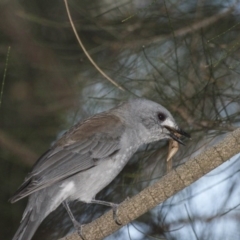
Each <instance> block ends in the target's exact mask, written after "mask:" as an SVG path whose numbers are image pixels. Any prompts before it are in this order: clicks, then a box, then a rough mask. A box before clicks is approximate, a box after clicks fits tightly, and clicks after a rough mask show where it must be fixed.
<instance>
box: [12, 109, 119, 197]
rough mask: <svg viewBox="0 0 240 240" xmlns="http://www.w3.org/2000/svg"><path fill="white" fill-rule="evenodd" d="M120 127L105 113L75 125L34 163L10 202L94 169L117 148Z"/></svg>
mask: <svg viewBox="0 0 240 240" xmlns="http://www.w3.org/2000/svg"><path fill="white" fill-rule="evenodd" d="M123 131H124V125H123V124H122V123H121V121H120V119H119V118H118V117H116V116H114V115H110V114H108V113H105V114H99V115H95V116H93V117H92V118H89V119H87V120H85V121H84V122H81V123H78V124H76V125H75V126H74V127H72V128H71V129H70V130H69V131H68V132H66V133H65V134H64V135H63V136H62V137H61V138H60V139H59V140H58V141H57V142H56V143H55V145H54V146H53V147H52V148H51V149H50V150H48V151H47V152H46V153H45V154H44V155H43V156H42V157H40V158H39V160H38V161H37V162H36V163H35V165H34V167H33V170H32V172H31V173H30V174H29V175H28V176H27V178H26V179H25V181H24V183H23V184H22V185H21V186H20V187H19V189H18V190H17V191H16V193H15V194H14V196H13V197H12V198H11V199H10V201H11V202H16V201H17V200H19V199H21V198H24V197H26V196H28V195H29V194H31V193H33V192H35V191H38V190H40V189H42V188H45V187H48V186H50V185H52V184H54V183H56V182H59V181H61V180H63V179H65V178H68V177H70V176H72V175H74V174H76V173H78V172H80V171H84V170H87V169H89V168H91V167H94V166H95V164H96V159H99V160H101V159H104V158H106V157H108V156H110V155H112V154H113V153H115V152H117V151H118V150H119V149H120V145H119V143H120V138H121V136H122V133H123Z"/></svg>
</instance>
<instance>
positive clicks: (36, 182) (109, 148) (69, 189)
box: [10, 98, 190, 240]
mask: <svg viewBox="0 0 240 240" xmlns="http://www.w3.org/2000/svg"><path fill="white" fill-rule="evenodd" d="M180 135H181V136H185V137H188V138H189V137H190V135H189V134H188V133H186V132H185V131H183V130H182V129H181V128H179V126H178V125H177V124H176V122H175V120H174V118H173V116H172V115H171V113H170V112H169V111H168V110H167V109H166V108H165V107H163V106H162V105H160V104H158V103H156V102H153V101H151V100H148V99H145V98H137V99H132V100H129V101H126V102H123V103H121V104H119V105H118V106H117V107H115V108H112V109H110V110H108V111H105V112H102V113H99V114H96V115H93V116H92V117H90V118H87V119H86V120H83V121H80V122H78V123H77V124H75V125H74V126H73V127H72V128H70V129H69V130H68V131H67V132H66V133H65V134H63V135H62V137H60V138H59V139H58V140H57V141H56V142H55V143H54V145H53V146H52V147H51V148H50V149H49V150H48V151H46V152H45V153H44V154H43V155H42V156H41V157H40V158H39V159H38V160H37V161H36V163H35V164H34V165H33V168H32V171H31V172H30V173H28V175H27V176H26V178H25V180H24V182H23V184H22V185H21V186H20V187H19V188H18V189H17V191H16V192H15V194H14V195H13V196H12V198H11V199H10V202H11V203H14V202H16V201H18V200H20V199H22V198H25V197H27V196H28V197H29V198H28V203H27V206H26V209H25V211H24V213H23V216H22V220H21V223H20V226H19V228H18V230H17V232H16V233H15V235H14V237H13V240H31V239H32V237H33V235H34V233H35V232H36V230H37V228H38V227H39V225H40V224H41V222H42V221H43V220H44V219H45V218H46V217H47V216H48V215H49V214H50V213H51V212H52V211H54V210H55V209H56V208H57V207H58V206H59V205H61V204H63V206H64V207H65V208H66V210H67V212H68V214H69V216H70V218H71V219H72V221H73V224H74V226H75V227H76V226H78V227H79V226H81V224H80V223H78V222H76V220H75V219H74V217H73V215H72V213H71V210H70V208H69V206H68V203H69V202H71V201H74V200H77V201H81V202H85V203H96V204H103V205H107V206H110V207H113V208H114V209H115V210H116V207H117V204H114V203H109V202H105V201H100V200H97V199H95V196H96V194H97V193H98V192H100V191H101V190H102V189H103V188H105V187H106V186H107V185H108V184H109V183H110V182H112V180H113V179H114V178H115V177H116V176H117V175H118V174H119V173H120V172H121V170H122V169H123V168H124V166H125V165H126V164H127V162H128V161H129V160H130V158H131V157H132V155H133V154H134V153H135V152H136V151H137V150H138V148H139V147H140V146H142V145H143V144H148V143H151V142H155V141H159V140H162V139H174V141H177V142H179V143H181V144H183V142H182V140H181V139H180V137H179V136H180ZM78 224H79V225H78ZM80 234H81V233H80Z"/></svg>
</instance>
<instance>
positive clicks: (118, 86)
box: [64, 0, 125, 91]
mask: <svg viewBox="0 0 240 240" xmlns="http://www.w3.org/2000/svg"><path fill="white" fill-rule="evenodd" d="M64 2H65V6H66V10H67V15H68V18H69V21H70V24H71V26H72V29H73V32H74V34H75V36H76V38H77V40H78V43H79V45H80V46H81V48H82V50H83V52H84V53H85V55H86V56H87V58H88V60H89V61H90V62H91V63H92V65H93V66H94V67H95V68H96V69H97V70H98V71H99V73H100V74H101V75H102V76H103V77H105V78H106V79H107V80H108V81H109V82H111V83H112V84H113V85H115V86H116V87H117V88H119V89H120V90H122V91H125V90H124V89H123V87H121V86H120V85H119V84H118V83H116V82H115V81H114V80H112V79H111V78H110V77H109V76H108V75H107V74H106V73H104V72H103V71H102V70H101V69H100V68H99V67H98V65H97V64H96V63H95V62H94V60H93V59H92V58H91V56H90V55H89V54H88V52H87V50H86V48H85V47H84V45H83V43H82V41H81V39H80V37H79V35H78V33H77V30H76V28H75V25H74V23H73V20H72V17H71V14H70V11H69V7H68V2H67V0H64Z"/></svg>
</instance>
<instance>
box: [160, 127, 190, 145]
mask: <svg viewBox="0 0 240 240" xmlns="http://www.w3.org/2000/svg"><path fill="white" fill-rule="evenodd" d="M164 127H165V128H166V129H167V130H168V131H169V136H170V137H171V138H172V139H173V140H175V141H177V142H178V143H180V144H182V145H185V144H184V143H183V142H182V140H181V139H180V137H181V136H185V137H187V138H191V136H190V134H188V133H186V132H185V131H183V130H182V129H180V128H172V127H169V126H164Z"/></svg>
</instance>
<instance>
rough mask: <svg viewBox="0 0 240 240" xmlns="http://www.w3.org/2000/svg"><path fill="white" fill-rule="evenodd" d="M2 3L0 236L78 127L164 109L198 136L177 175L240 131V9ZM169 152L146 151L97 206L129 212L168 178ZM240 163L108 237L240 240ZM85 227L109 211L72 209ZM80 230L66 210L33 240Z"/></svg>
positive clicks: (158, 146)
mask: <svg viewBox="0 0 240 240" xmlns="http://www.w3.org/2000/svg"><path fill="white" fill-rule="evenodd" d="M69 7H70V11H71V14H72V17H73V20H74V24H75V26H76V28H77V31H78V34H79V36H80V37H81V39H82V41H83V43H84V45H85V47H86V49H87V50H88V52H89V54H90V55H91V57H92V58H93V59H94V60H95V61H96V63H97V64H98V65H99V67H100V68H101V69H102V70H103V71H104V72H106V73H107V74H108V75H109V76H110V77H111V78H113V79H114V80H115V81H116V82H117V83H118V84H120V85H122V86H124V88H125V89H127V91H125V92H123V91H121V90H119V89H118V88H117V87H115V86H114V85H112V84H111V83H109V82H108V81H107V80H106V79H104V78H103V77H102V76H101V75H100V74H99V73H98V72H97V71H96V69H95V68H94V67H93V66H92V65H91V64H90V63H89V60H88V59H87V58H86V57H85V55H84V53H83V52H82V50H81V48H80V46H79V45H78V43H77V41H76V38H75V36H74V34H73V30H72V28H71V26H70V24H69V21H68V17H67V14H66V9H65V5H64V1H63V0H61V1H59V0H58V1H56V0H55V1H47V0H41V1H40V0H32V1H25V0H22V1H1V2H0V16H1V21H0V60H1V61H0V86H1V88H0V90H1V91H0V92H1V94H0V99H1V105H0V179H1V182H0V183H1V189H0V214H1V218H0V238H1V239H11V237H12V236H13V235H14V233H15V231H16V230H17V228H18V226H19V222H20V220H21V215H22V213H23V211H24V208H25V206H26V203H27V199H25V200H21V201H19V202H18V203H15V204H10V203H9V202H8V199H9V198H10V197H11V195H12V194H13V193H14V191H15V190H16V189H17V188H18V186H19V185H20V184H21V183H22V181H23V179H24V177H25V176H26V174H27V173H28V172H29V171H30V169H31V166H32V164H33V163H34V162H35V161H36V160H37V158H38V157H39V156H40V155H41V154H42V153H43V152H44V151H46V150H47V149H48V148H49V146H51V144H52V143H53V142H54V141H55V140H56V139H57V138H58V137H59V136H60V135H61V134H62V133H63V132H64V131H65V130H67V129H68V128H69V127H70V126H72V125H73V124H74V123H76V122H77V121H79V120H81V119H84V118H86V117H88V116H90V115H92V114H94V113H97V112H101V111H104V110H107V109H109V108H111V107H113V106H116V105H117V104H118V103H119V102H122V101H125V100H127V99H129V98H133V97H136V96H139V97H145V98H149V99H152V100H154V101H156V102H159V103H161V104H163V105H164V106H165V107H166V108H168V109H169V111H170V112H172V113H173V115H174V117H175V119H176V121H177V122H178V123H179V125H180V126H181V127H182V128H184V129H185V130H186V131H188V132H190V133H191V135H192V141H188V142H186V147H183V146H181V147H180V151H179V152H178V154H177V156H175V157H174V162H173V163H174V166H177V165H179V164H181V163H182V162H184V161H186V160H187V159H189V158H190V157H192V156H194V155H196V154H198V153H199V152H201V151H203V150H204V148H206V147H208V146H210V145H212V144H213V143H215V142H216V141H218V140H219V139H221V138H222V137H223V136H224V134H225V133H228V132H230V131H232V130H234V129H235V128H237V127H238V126H239V122H240V121H239V120H240V117H239V109H240V91H239V90H240V82H239V73H240V50H239V47H240V40H239V39H240V31H239V30H240V25H239V21H240V3H239V1H230V0H228V1H204V0H196V1H194V0H192V1H180V0H176V1H162V0H159V1H143V0H139V1H137V0H136V1H134V0H133V1H108V0H101V1H85V0H74V1H69ZM167 149H168V145H167V142H164V141H163V142H161V143H154V144H151V145H148V146H143V147H142V148H141V149H140V150H139V151H138V153H137V154H135V156H134V157H133V158H132V159H131V161H130V163H129V164H128V165H127V166H126V168H125V169H124V170H123V171H122V173H121V174H120V175H119V176H118V177H117V178H116V179H115V180H114V181H113V183H112V184H111V185H110V186H108V187H107V188H106V189H104V190H103V191H102V192H101V193H99V194H98V196H97V197H98V198H99V199H105V200H107V201H113V202H116V203H117V202H121V201H123V200H124V199H125V198H126V197H127V196H129V197H131V196H133V195H134V194H137V193H138V192H139V191H140V190H141V189H143V188H144V187H146V186H148V185H149V184H152V183H153V182H154V181H155V180H157V179H159V178H160V177H161V176H162V175H164V174H165V173H166V165H165V159H166V154H167ZM239 168H240V164H239V156H236V157H235V158H233V159H231V160H230V161H228V162H227V163H226V164H224V165H223V166H221V167H220V168H218V169H216V170H214V171H213V172H212V173H209V174H208V175H207V176H205V177H203V178H202V179H200V180H199V181H198V182H196V183H195V184H193V185H192V186H190V187H188V188H187V189H185V190H184V191H181V192H180V193H179V194H177V195H176V196H174V197H172V198H171V199H169V200H168V201H167V202H166V203H164V204H162V205H160V206H158V207H156V208H155V209H153V210H152V211H150V212H149V213H147V214H145V215H144V216H142V217H141V218H139V219H138V220H137V221H135V222H133V223H131V224H129V225H128V226H126V227H124V228H123V229H121V230H120V231H119V232H117V233H115V234H114V235H112V236H110V237H108V239H136V240H138V239H162V238H164V239H178V240H179V239H183V240H188V239H239V238H240V230H239V220H240V215H239V210H240V209H239V204H240V197H239V192H240V188H239V184H238V183H239ZM71 207H72V209H74V214H75V216H76V217H77V219H78V220H79V221H80V222H82V223H87V222H90V221H92V220H93V219H94V218H96V217H98V216H100V215H101V214H102V213H104V212H105V211H107V210H108V208H103V207H99V206H96V205H86V204H82V203H75V202H74V203H72V205H71ZM72 230H73V227H72V223H71V222H70V220H69V218H68V216H67V213H65V210H64V209H63V208H62V207H59V208H58V209H57V210H56V211H55V212H53V213H52V214H51V215H50V216H49V217H48V218H47V219H46V220H45V221H44V222H43V223H42V225H41V227H40V228H39V229H38V231H37V233H36V234H35V236H34V239H35V240H37V239H49V240H50V239H58V238H60V237H63V236H64V235H65V234H67V233H69V232H70V231H72Z"/></svg>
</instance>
